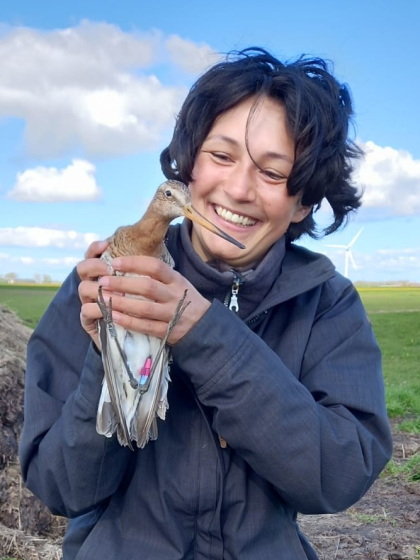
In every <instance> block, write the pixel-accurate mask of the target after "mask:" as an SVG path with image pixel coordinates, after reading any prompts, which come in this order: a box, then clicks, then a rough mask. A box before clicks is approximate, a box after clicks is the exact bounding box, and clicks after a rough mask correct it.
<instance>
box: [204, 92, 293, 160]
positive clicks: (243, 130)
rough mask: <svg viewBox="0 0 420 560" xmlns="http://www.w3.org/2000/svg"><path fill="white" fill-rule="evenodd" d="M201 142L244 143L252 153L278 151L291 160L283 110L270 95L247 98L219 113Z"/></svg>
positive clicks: (290, 144) (289, 141)
mask: <svg viewBox="0 0 420 560" xmlns="http://www.w3.org/2000/svg"><path fill="white" fill-rule="evenodd" d="M205 142H224V143H226V144H231V145H238V146H244V145H247V146H250V147H251V149H252V151H253V152H254V153H255V152H259V151H263V152H264V153H267V152H268V151H271V152H276V153H277V152H280V153H286V154H288V155H290V157H292V156H293V157H292V159H294V141H293V139H292V137H291V135H290V134H289V131H288V125H287V122H286V112H285V109H284V107H283V105H282V104H281V103H280V102H279V101H277V100H275V99H272V98H270V97H250V98H248V99H246V100H244V101H242V102H241V103H238V104H237V105H235V106H234V107H232V108H231V109H229V110H228V111H226V112H225V113H223V114H222V115H220V116H219V117H218V118H217V119H216V120H215V122H214V124H213V126H212V128H211V129H210V132H209V134H208V135H207V137H206V139H205Z"/></svg>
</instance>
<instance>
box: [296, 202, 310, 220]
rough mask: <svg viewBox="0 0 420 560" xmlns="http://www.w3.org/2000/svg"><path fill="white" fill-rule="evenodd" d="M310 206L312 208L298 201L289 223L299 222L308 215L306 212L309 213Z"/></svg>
mask: <svg viewBox="0 0 420 560" xmlns="http://www.w3.org/2000/svg"><path fill="white" fill-rule="evenodd" d="M312 208H313V206H302V205H301V204H300V203H299V205H298V206H297V207H296V211H295V213H294V216H293V218H292V219H291V223H293V224H298V223H299V222H301V221H302V220H304V219H305V218H306V216H308V214H310V213H311V212H312Z"/></svg>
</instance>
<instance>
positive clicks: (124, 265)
mask: <svg viewBox="0 0 420 560" xmlns="http://www.w3.org/2000/svg"><path fill="white" fill-rule="evenodd" d="M111 264H112V267H113V268H114V270H118V271H119V272H131V273H134V274H138V275H139V276H151V277H152V278H155V279H156V280H160V281H161V282H163V283H164V284H169V283H170V282H171V281H172V280H173V276H174V273H175V271H174V270H173V269H172V268H171V267H170V266H169V265H168V264H166V263H164V262H163V261H161V260H160V259H157V258H155V257H145V256H129V257H118V258H116V259H113V260H112V263H111Z"/></svg>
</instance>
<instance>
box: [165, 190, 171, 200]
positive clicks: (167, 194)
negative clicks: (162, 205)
mask: <svg viewBox="0 0 420 560" xmlns="http://www.w3.org/2000/svg"><path fill="white" fill-rule="evenodd" d="M165 196H167V197H168V198H171V196H172V191H170V190H167V191H165Z"/></svg>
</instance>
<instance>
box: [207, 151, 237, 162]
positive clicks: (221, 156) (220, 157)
mask: <svg viewBox="0 0 420 560" xmlns="http://www.w3.org/2000/svg"><path fill="white" fill-rule="evenodd" d="M211 155H212V156H213V157H214V158H215V159H217V160H219V161H221V162H229V161H232V158H231V157H230V156H229V155H228V154H224V153H223V152H211Z"/></svg>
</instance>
